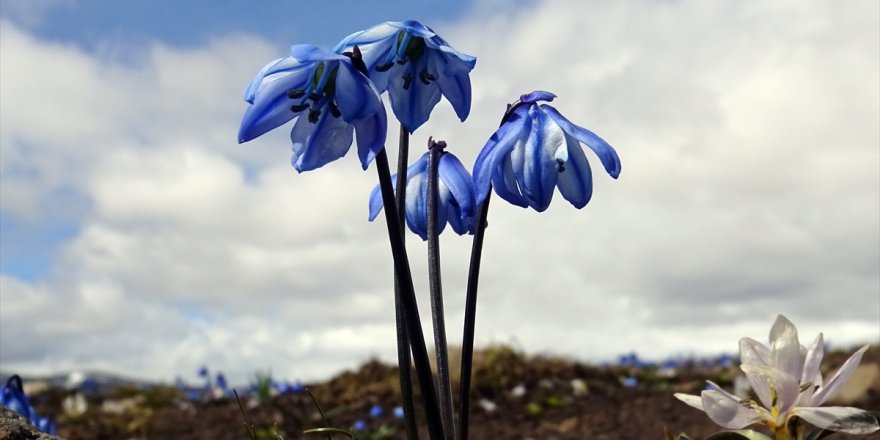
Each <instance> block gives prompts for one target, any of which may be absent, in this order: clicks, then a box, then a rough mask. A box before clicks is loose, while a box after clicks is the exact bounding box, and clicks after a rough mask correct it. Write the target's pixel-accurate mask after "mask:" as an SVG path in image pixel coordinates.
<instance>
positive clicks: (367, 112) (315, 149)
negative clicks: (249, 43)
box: [238, 44, 388, 172]
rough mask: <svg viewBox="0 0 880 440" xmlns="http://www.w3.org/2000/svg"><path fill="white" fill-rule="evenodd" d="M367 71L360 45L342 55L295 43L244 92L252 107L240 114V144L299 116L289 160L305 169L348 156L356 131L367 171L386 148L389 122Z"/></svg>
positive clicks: (302, 169) (300, 168) (292, 132)
mask: <svg viewBox="0 0 880 440" xmlns="http://www.w3.org/2000/svg"><path fill="white" fill-rule="evenodd" d="M365 71H366V70H365V68H364V66H363V62H362V60H361V58H360V52H359V50H357V48H355V49H353V52H351V53H349V54H346V55H340V54H335V53H330V52H326V51H323V50H321V49H319V48H317V47H315V46H312V45H308V44H300V45H296V46H293V47H291V48H290V56H288V57H286V58H280V59H277V60H275V61H272V62H271V63H269V64H267V65H266V67H263V70H261V71H260V73H258V74H257V76H256V78H254V80H253V82H251V84H250V85H249V86H248V88H247V90H246V91H245V94H244V99H245V101H247V102H249V103H251V106H250V107H248V109H247V111H246V112H245V114H244V117H243V118H242V121H241V127H240V128H239V131H238V142H239V143H243V142H247V141H250V140H252V139H254V138H256V137H258V136H260V135H262V134H263V133H266V132H268V131H270V130H272V129H274V128H276V127H278V126H280V125H282V124H284V123H286V122H288V121H290V120H291V119H294V118H295V119H296V123H295V124H294V125H293V129H292V130H291V132H290V139H291V141H292V142H293V157H292V159H291V163H292V164H293V167H294V168H296V170H297V171H299V172H303V171H308V170H313V169H316V168H320V167H322V166H324V165H326V164H328V163H330V162H332V161H334V160H336V159H339V158H341V157H342V156H344V155H345V153H347V152H348V149H349V148H350V147H351V143H352V138H353V136H352V130H354V132H355V133H356V136H357V145H358V156H359V157H360V160H361V164H362V165H363V167H364V169H366V168H367V166H368V165H369V164H370V162H371V161H372V160H373V158H374V157H376V154H377V153H378V152H379V151H381V150H382V148H384V145H385V132H386V129H387V124H388V122H387V119H386V116H385V106H384V105H382V100H381V98H379V92H378V91H377V90H376V88H375V87H374V86H373V84H372V83H371V82H370V80H369V79H368V78H367V77H366V76H365V75H364V73H365Z"/></svg>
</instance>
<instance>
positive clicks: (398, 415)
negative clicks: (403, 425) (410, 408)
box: [394, 406, 404, 420]
mask: <svg viewBox="0 0 880 440" xmlns="http://www.w3.org/2000/svg"><path fill="white" fill-rule="evenodd" d="M403 417H404V414H403V407H402V406H395V407H394V418H395V419H398V420H403Z"/></svg>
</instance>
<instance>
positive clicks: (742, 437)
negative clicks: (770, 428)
mask: <svg viewBox="0 0 880 440" xmlns="http://www.w3.org/2000/svg"><path fill="white" fill-rule="evenodd" d="M706 440H773V439H771V438H770V437H767V436H766V435H764V434H761V433H760V432H758V431H753V430H751V429H739V430H736V431H722V432H716V433H715V434H712V435H710V436H708V437H706Z"/></svg>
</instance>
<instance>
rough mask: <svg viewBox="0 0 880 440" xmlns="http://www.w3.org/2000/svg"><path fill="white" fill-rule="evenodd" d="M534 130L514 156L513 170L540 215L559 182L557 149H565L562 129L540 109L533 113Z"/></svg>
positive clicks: (533, 110)
mask: <svg viewBox="0 0 880 440" xmlns="http://www.w3.org/2000/svg"><path fill="white" fill-rule="evenodd" d="M529 113H530V116H531V117H532V127H531V131H530V132H529V138H528V140H527V141H526V143H525V145H524V148H522V149H514V151H513V152H512V153H511V156H510V158H511V161H512V163H513V170H514V173H515V174H516V177H517V182H518V183H519V186H520V188H521V189H522V191H523V194H524V195H525V196H526V198H527V199H528V200H529V201H530V202H531V203H529V205H530V206H531V207H532V208H534V209H535V210H536V211H538V212H542V211H544V210H545V209H547V207H548V206H550V200H552V198H553V190H554V189H555V187H556V181H557V179H558V172H557V163H556V159H555V157H554V156H555V153H556V150H557V149H559V148H564V147H565V135H564V133H563V131H562V129H560V128H559V126H558V125H556V124H555V123H553V121H552V120H551V119H550V118H549V117H547V116H546V115H545V114H544V112H542V111H541V110H540V109H538V108H533V109H532V110H531V111H530V112H529Z"/></svg>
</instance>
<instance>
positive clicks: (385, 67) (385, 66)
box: [375, 61, 394, 72]
mask: <svg viewBox="0 0 880 440" xmlns="http://www.w3.org/2000/svg"><path fill="white" fill-rule="evenodd" d="M392 67H394V61H392V62H390V63H388V64H383V65H381V66H376V67H375V69H376V72H387V71H388V69H391V68H392Z"/></svg>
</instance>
